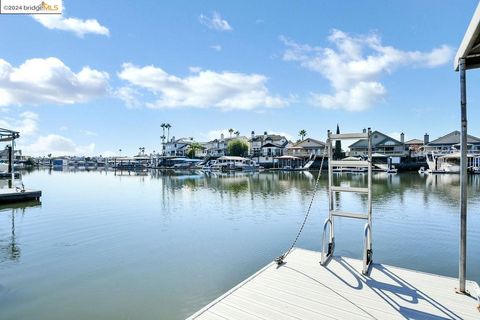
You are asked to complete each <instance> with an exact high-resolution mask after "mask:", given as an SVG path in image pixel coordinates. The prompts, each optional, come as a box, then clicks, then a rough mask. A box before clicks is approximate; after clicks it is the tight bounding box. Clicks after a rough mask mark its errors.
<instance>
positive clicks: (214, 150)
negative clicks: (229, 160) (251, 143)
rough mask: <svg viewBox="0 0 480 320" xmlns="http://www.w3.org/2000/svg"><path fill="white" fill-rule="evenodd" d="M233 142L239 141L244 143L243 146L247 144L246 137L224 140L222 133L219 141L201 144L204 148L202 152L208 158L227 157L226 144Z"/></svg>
mask: <svg viewBox="0 0 480 320" xmlns="http://www.w3.org/2000/svg"><path fill="white" fill-rule="evenodd" d="M233 140H241V141H243V142H245V144H248V140H247V138H246V137H242V136H234V137H230V138H225V136H224V135H223V133H222V134H221V135H220V139H214V140H212V141H209V142H206V143H203V144H202V146H203V147H204V148H205V150H204V152H203V153H204V155H205V156H208V157H214V158H216V157H222V156H227V155H228V151H227V147H228V144H229V143H230V142H231V141H233Z"/></svg>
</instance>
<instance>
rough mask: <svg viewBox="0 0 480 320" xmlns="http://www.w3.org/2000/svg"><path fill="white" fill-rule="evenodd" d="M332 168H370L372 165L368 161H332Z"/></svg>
mask: <svg viewBox="0 0 480 320" xmlns="http://www.w3.org/2000/svg"><path fill="white" fill-rule="evenodd" d="M330 163H331V164H332V166H335V167H349V168H358V167H368V166H369V165H370V163H369V162H368V161H362V160H360V161H348V160H332V161H330Z"/></svg>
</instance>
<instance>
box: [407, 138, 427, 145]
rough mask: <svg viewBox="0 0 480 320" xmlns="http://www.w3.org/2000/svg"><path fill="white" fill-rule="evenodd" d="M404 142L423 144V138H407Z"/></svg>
mask: <svg viewBox="0 0 480 320" xmlns="http://www.w3.org/2000/svg"><path fill="white" fill-rule="evenodd" d="M405 144H423V140H420V139H412V140H408V141H407V142H405Z"/></svg>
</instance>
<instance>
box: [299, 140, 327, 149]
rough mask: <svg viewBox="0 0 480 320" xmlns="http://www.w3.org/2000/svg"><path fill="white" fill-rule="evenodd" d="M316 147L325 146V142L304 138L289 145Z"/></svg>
mask: <svg viewBox="0 0 480 320" xmlns="http://www.w3.org/2000/svg"><path fill="white" fill-rule="evenodd" d="M317 147H325V143H324V142H322V141H318V140H315V139H312V138H306V139H304V140H302V141H299V142H297V143H295V144H294V145H293V146H291V148H317Z"/></svg>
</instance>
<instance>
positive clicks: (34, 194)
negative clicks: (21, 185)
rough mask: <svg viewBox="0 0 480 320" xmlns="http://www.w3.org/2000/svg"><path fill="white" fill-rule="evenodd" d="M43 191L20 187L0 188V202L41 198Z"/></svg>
mask: <svg viewBox="0 0 480 320" xmlns="http://www.w3.org/2000/svg"><path fill="white" fill-rule="evenodd" d="M41 196H42V191H39V190H29V189H25V190H21V189H18V188H6V189H0V204H3V203H14V202H24V201H32V200H40V197H41Z"/></svg>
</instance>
